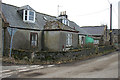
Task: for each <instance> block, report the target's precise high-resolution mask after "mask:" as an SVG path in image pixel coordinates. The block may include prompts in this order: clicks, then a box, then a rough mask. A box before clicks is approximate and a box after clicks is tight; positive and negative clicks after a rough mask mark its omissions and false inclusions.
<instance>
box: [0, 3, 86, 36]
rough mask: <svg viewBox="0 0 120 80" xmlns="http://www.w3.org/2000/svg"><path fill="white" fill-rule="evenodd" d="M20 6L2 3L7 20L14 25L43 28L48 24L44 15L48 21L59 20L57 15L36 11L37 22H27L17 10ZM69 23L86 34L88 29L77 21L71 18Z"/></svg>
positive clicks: (80, 32)
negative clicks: (85, 29) (81, 26)
mask: <svg viewBox="0 0 120 80" xmlns="http://www.w3.org/2000/svg"><path fill="white" fill-rule="evenodd" d="M20 8H21V7H16V6H13V5H9V4H5V3H2V12H3V14H4V16H5V18H6V20H7V22H8V23H9V24H10V26H12V27H21V28H30V29H40V30H43V29H44V25H45V24H46V20H44V17H45V18H46V19H47V20H48V21H55V20H57V17H55V16H50V15H47V14H43V13H39V12H36V19H35V23H26V22H24V21H23V19H22V17H21V16H20V15H19V14H18V12H17V11H18V10H19V9H20ZM31 9H32V8H31ZM69 23H70V25H69V27H71V28H73V29H74V27H75V30H77V31H79V34H86V31H84V30H83V29H82V28H80V27H79V26H78V25H77V24H76V23H75V22H73V21H70V20H69Z"/></svg>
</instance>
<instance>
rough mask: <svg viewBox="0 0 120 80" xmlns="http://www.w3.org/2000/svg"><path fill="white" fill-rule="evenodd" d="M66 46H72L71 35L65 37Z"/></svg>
mask: <svg viewBox="0 0 120 80" xmlns="http://www.w3.org/2000/svg"><path fill="white" fill-rule="evenodd" d="M66 46H67V47H69V46H72V34H67V36H66Z"/></svg>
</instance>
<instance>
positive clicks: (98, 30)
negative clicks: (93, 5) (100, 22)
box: [81, 26, 105, 35]
mask: <svg viewBox="0 0 120 80" xmlns="http://www.w3.org/2000/svg"><path fill="white" fill-rule="evenodd" d="M81 28H82V29H84V30H85V31H86V32H87V34H88V35H103V34H104V29H105V26H84V27H81Z"/></svg>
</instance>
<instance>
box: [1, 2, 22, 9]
mask: <svg viewBox="0 0 120 80" xmlns="http://www.w3.org/2000/svg"><path fill="white" fill-rule="evenodd" d="M2 4H5V5H9V6H13V7H16V8H20V7H18V6H15V5H12V4H7V3H3V2H2Z"/></svg>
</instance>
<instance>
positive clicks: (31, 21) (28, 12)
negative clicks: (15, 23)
mask: <svg viewBox="0 0 120 80" xmlns="http://www.w3.org/2000/svg"><path fill="white" fill-rule="evenodd" d="M26 11H27V15H25V12H26ZM30 12H33V13H34V15H33V20H30V19H29V17H30ZM25 16H27V20H25ZM23 21H24V22H30V23H34V22H35V11H33V10H23Z"/></svg>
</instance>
